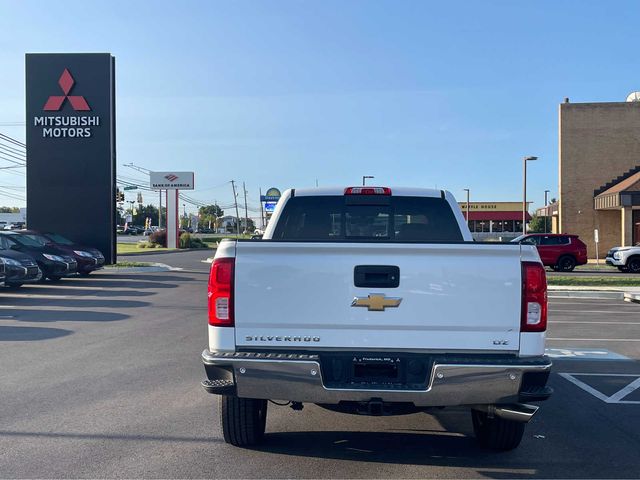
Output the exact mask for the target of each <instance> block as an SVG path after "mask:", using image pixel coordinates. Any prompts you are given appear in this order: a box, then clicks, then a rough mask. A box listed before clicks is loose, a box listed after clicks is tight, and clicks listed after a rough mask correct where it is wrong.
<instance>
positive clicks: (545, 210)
mask: <svg viewBox="0 0 640 480" xmlns="http://www.w3.org/2000/svg"><path fill="white" fill-rule="evenodd" d="M548 194H549V190H545V191H544V233H549V231H548V229H549V227H548V226H547V219H548V218H549V208H548V205H549V204H548V203H547V195H548Z"/></svg>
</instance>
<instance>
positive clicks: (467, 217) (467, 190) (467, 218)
mask: <svg viewBox="0 0 640 480" xmlns="http://www.w3.org/2000/svg"><path fill="white" fill-rule="evenodd" d="M464 191H465V192H467V216H466V218H465V220H466V221H467V226H469V189H468V188H465V189H464Z"/></svg>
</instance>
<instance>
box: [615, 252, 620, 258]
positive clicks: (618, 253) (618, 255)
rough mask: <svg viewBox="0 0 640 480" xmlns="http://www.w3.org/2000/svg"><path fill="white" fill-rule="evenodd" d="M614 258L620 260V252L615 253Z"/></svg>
mask: <svg viewBox="0 0 640 480" xmlns="http://www.w3.org/2000/svg"><path fill="white" fill-rule="evenodd" d="M613 258H615V259H616V260H620V252H613Z"/></svg>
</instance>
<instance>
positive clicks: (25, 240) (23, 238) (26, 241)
mask: <svg viewBox="0 0 640 480" xmlns="http://www.w3.org/2000/svg"><path fill="white" fill-rule="evenodd" d="M11 239H12V240H13V241H15V242H17V243H19V244H20V245H24V246H25V247H42V246H43V245H44V244H43V243H40V242H38V241H37V240H34V239H33V238H30V235H11Z"/></svg>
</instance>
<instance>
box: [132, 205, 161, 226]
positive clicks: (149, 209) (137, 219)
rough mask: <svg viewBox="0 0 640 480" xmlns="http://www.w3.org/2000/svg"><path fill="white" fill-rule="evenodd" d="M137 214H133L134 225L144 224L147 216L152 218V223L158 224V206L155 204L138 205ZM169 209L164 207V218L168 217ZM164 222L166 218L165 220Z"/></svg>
mask: <svg viewBox="0 0 640 480" xmlns="http://www.w3.org/2000/svg"><path fill="white" fill-rule="evenodd" d="M135 212H136V214H135V215H133V221H132V223H133V224H134V225H142V226H144V222H145V221H146V220H147V218H150V219H151V225H157V224H158V207H156V206H154V205H138V206H137V207H136V208H135ZM166 214H167V209H166V208H165V207H162V218H166ZM163 223H164V220H163Z"/></svg>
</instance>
